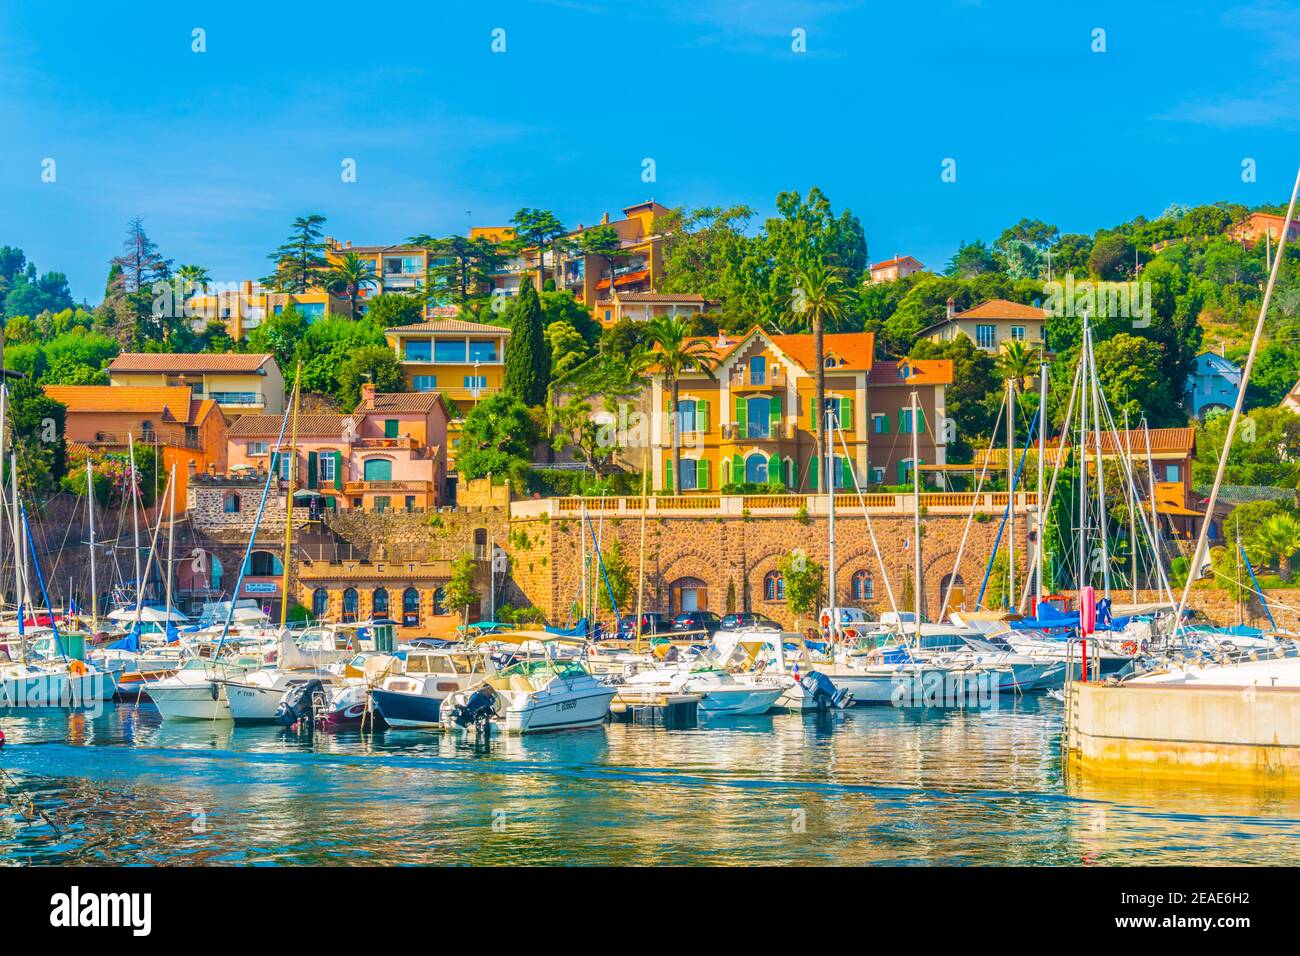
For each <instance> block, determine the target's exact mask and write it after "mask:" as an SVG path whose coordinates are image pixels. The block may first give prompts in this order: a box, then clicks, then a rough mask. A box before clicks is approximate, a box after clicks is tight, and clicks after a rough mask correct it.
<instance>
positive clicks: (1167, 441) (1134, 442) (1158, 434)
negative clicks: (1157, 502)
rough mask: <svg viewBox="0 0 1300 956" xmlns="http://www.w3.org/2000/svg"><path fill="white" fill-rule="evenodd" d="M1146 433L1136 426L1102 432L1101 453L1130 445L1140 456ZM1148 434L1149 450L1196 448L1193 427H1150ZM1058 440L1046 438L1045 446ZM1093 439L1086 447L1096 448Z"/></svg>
mask: <svg viewBox="0 0 1300 956" xmlns="http://www.w3.org/2000/svg"><path fill="white" fill-rule="evenodd" d="M1147 434H1148V433H1147V432H1144V431H1142V430H1141V429H1138V428H1134V429H1130V430H1129V431H1127V432H1126V431H1124V430H1123V429H1120V430H1119V431H1118V432H1115V433H1114V434H1112V433H1110V432H1102V433H1101V451H1102V454H1103V455H1113V454H1115V453H1116V451H1117V450H1119V451H1123V450H1126V449H1127V448H1130V447H1131V448H1132V450H1133V456H1134V457H1135V458H1138V457H1141V456H1143V455H1145V454H1146V452H1147ZM1150 435H1151V451H1152V452H1154V453H1159V452H1165V453H1168V452H1180V453H1183V454H1191V453H1192V452H1193V451H1194V450H1195V448H1196V429H1195V428H1152V429H1151V430H1150ZM1116 437H1118V439H1119V443H1118V444H1116ZM1060 440H1061V438H1060V436H1059V435H1057V436H1056V437H1054V438H1049V439H1048V440H1047V446H1048V447H1049V448H1055V447H1057V445H1058V444H1059V443H1060ZM1094 441H1095V439H1094V438H1093V437H1092V436H1089V437H1088V447H1089V448H1090V449H1095V448H1096V445H1095V444H1094ZM1074 444H1077V437H1076V438H1072V440H1071V445H1074Z"/></svg>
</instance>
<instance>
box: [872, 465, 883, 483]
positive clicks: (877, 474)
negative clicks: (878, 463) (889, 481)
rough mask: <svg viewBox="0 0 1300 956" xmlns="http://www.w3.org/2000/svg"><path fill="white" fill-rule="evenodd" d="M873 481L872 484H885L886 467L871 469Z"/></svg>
mask: <svg viewBox="0 0 1300 956" xmlns="http://www.w3.org/2000/svg"><path fill="white" fill-rule="evenodd" d="M871 481H872V484H877V485H883V484H884V483H885V469H883V468H872V469H871Z"/></svg>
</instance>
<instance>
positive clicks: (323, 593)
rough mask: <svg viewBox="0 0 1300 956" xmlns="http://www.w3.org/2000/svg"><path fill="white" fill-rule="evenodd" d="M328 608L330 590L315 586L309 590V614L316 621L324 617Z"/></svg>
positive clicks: (327, 612)
mask: <svg viewBox="0 0 1300 956" xmlns="http://www.w3.org/2000/svg"><path fill="white" fill-rule="evenodd" d="M329 609H330V592H329V591H327V590H325V588H317V589H316V590H315V591H312V592H311V616H312V617H314V618H315V619H316V620H318V621H322V620H324V619H325V617H326V615H327V614H329Z"/></svg>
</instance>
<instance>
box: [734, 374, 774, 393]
mask: <svg viewBox="0 0 1300 956" xmlns="http://www.w3.org/2000/svg"><path fill="white" fill-rule="evenodd" d="M785 386H786V377H785V370H784V369H774V370H771V371H769V372H768V373H767V374H766V375H762V376H760V380H759V381H755V380H754V376H753V375H751V374H750V370H749V369H747V368H746V369H740V370H737V371H735V372H733V373H732V375H731V380H730V381H729V382H728V387H729V388H730V389H731V390H732V391H733V392H736V391H740V392H749V391H763V390H766V389H778V388H785Z"/></svg>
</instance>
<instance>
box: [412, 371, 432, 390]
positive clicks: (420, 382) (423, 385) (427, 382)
mask: <svg viewBox="0 0 1300 956" xmlns="http://www.w3.org/2000/svg"><path fill="white" fill-rule="evenodd" d="M411 385H412V387H414V389H415V390H416V391H417V392H434V391H437V390H438V376H436V375H416V376H413V377H412V379H411Z"/></svg>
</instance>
